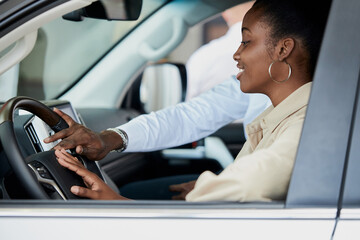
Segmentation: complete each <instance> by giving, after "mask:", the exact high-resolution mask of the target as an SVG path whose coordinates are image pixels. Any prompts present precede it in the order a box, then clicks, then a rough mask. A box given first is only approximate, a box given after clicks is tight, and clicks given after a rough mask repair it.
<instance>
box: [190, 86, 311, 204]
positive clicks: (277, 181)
mask: <svg viewBox="0 0 360 240" xmlns="http://www.w3.org/2000/svg"><path fill="white" fill-rule="evenodd" d="M310 91H311V83H307V84H305V85H303V86H302V87H300V88H299V89H297V90H296V91H295V92H293V93H292V94H291V95H290V96H288V97H287V98H286V99H285V100H283V101H282V102H281V103H280V104H279V105H277V106H276V107H275V108H274V107H273V106H270V107H269V108H268V109H267V110H265V111H264V112H263V113H262V114H261V115H260V116H258V117H257V118H256V119H255V120H254V121H253V122H252V123H251V124H249V125H248V126H247V127H246V131H247V133H248V141H247V142H246V143H245V145H244V147H243V149H242V150H241V151H240V153H239V154H238V156H237V157H236V159H235V161H234V163H233V164H231V165H229V166H228V167H227V168H225V170H224V171H223V172H222V173H221V174H219V175H215V174H213V173H211V172H209V171H206V172H204V173H203V174H201V175H200V177H199V178H198V180H197V181H196V185H195V188H194V189H193V190H192V191H191V192H190V193H189V194H188V195H187V196H186V200H187V201H216V200H224V201H270V200H282V199H285V197H286V193H287V189H288V185H289V182H290V177H291V173H292V169H293V166H294V162H295V156H296V151H297V148H298V144H299V140H300V135H301V130H302V126H303V121H304V119H305V114H306V107H307V103H308V100H309V96H310Z"/></svg>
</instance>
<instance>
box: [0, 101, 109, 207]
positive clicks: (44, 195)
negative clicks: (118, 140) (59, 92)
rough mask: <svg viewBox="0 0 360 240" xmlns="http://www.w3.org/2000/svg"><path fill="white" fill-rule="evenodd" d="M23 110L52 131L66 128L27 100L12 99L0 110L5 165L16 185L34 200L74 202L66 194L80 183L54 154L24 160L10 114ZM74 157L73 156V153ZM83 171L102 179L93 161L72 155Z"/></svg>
mask: <svg viewBox="0 0 360 240" xmlns="http://www.w3.org/2000/svg"><path fill="white" fill-rule="evenodd" d="M17 109H23V110H26V111H28V112H31V113H33V114H34V115H36V116H37V117H39V118H40V119H41V120H43V121H44V122H45V123H46V124H47V125H48V126H49V127H50V128H51V129H52V130H53V131H54V132H59V131H61V130H62V129H65V128H68V127H69V126H68V124H67V123H66V122H65V121H64V120H63V119H62V118H61V117H60V116H59V115H58V114H57V113H55V112H54V111H52V110H51V109H50V108H49V107H47V106H46V105H44V104H43V103H41V102H39V101H37V100H35V99H32V98H28V97H14V98H12V99H10V100H8V101H7V102H6V103H5V104H4V105H3V107H2V108H1V109H0V140H1V143H2V145H3V148H4V152H5V154H6V156H7V158H8V161H9V164H10V166H11V168H12V169H13V171H14V173H15V175H16V176H17V178H18V179H19V181H20V183H21V184H22V185H23V186H24V188H25V189H26V190H27V192H28V195H29V197H30V198H34V199H50V198H60V199H64V200H66V199H78V198H79V197H78V196H76V195H74V194H72V193H71V192H70V188H71V186H73V185H79V186H84V182H83V180H82V178H81V177H79V176H78V175H77V174H75V173H74V172H72V171H70V170H68V169H66V168H64V167H62V166H61V165H60V164H59V163H58V161H57V160H56V156H55V154H54V151H53V150H51V151H45V152H41V153H36V154H33V155H30V156H28V157H26V158H25V157H24V156H23V154H22V152H21V150H20V147H19V144H18V142H17V139H16V135H15V130H14V113H15V111H16V110H17ZM73 155H74V154H73ZM76 157H77V158H78V159H79V160H80V161H81V162H82V163H83V164H84V165H85V167H86V168H87V169H89V170H90V171H92V172H94V173H96V174H97V175H98V176H99V177H100V178H101V179H103V180H104V178H103V175H102V173H101V170H100V168H99V166H98V165H97V163H96V162H94V161H90V160H88V159H87V158H85V157H84V156H79V155H77V156H76Z"/></svg>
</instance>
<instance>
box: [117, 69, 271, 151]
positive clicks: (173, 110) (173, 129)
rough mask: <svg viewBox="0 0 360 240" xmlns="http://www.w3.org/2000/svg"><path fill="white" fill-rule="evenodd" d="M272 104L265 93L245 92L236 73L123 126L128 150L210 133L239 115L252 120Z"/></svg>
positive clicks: (170, 144) (165, 145) (158, 146)
mask: <svg viewBox="0 0 360 240" xmlns="http://www.w3.org/2000/svg"><path fill="white" fill-rule="evenodd" d="M269 104H270V100H269V98H268V97H267V96H265V95H263V94H245V93H243V92H241V90H240V82H239V81H238V80H237V79H236V78H235V77H234V76H233V77H230V78H229V79H227V80H226V81H224V82H223V83H221V84H219V85H217V86H215V87H214V88H212V89H211V90H209V91H208V92H206V93H203V94H201V95H200V96H198V97H195V98H193V99H192V100H190V101H188V102H184V103H180V104H177V105H175V106H173V107H169V108H166V109H163V110H160V111H157V112H152V113H150V114H146V115H141V116H139V117H137V118H135V119H133V120H131V121H130V122H128V123H126V124H124V125H122V126H119V128H120V129H122V130H124V131H125V132H126V133H127V135H128V138H129V141H128V146H127V149H126V150H125V151H126V152H147V151H155V150H159V149H165V148H170V147H174V146H179V145H182V144H186V143H190V142H193V141H196V140H199V139H201V138H204V137H207V136H208V135H210V134H212V133H213V132H215V131H216V130H218V129H219V128H221V127H223V126H225V125H226V124H228V123H231V122H232V121H234V120H237V119H244V123H248V122H251V121H252V120H253V119H254V118H255V117H256V116H258V115H259V114H260V113H261V112H262V111H264V109H266V107H267V106H269ZM239 134H241V133H239Z"/></svg>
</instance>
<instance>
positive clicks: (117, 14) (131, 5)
mask: <svg viewBox="0 0 360 240" xmlns="http://www.w3.org/2000/svg"><path fill="white" fill-rule="evenodd" d="M141 8H142V0H99V1H96V2H93V3H92V4H90V5H89V6H87V7H85V8H82V9H79V10H76V11H73V12H71V13H68V14H66V15H64V16H63V18H64V19H66V20H70V21H82V20H83V18H84V17H88V18H97V19H105V20H127V21H129V20H137V19H138V18H139V16H140V13H141Z"/></svg>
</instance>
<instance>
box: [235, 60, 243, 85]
mask: <svg viewBox="0 0 360 240" xmlns="http://www.w3.org/2000/svg"><path fill="white" fill-rule="evenodd" d="M237 67H238V69H239V73H238V74H237V75H236V78H237V79H238V80H239V81H240V77H241V75H242V74H243V73H244V71H245V68H244V67H243V66H239V64H238V65H237Z"/></svg>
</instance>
